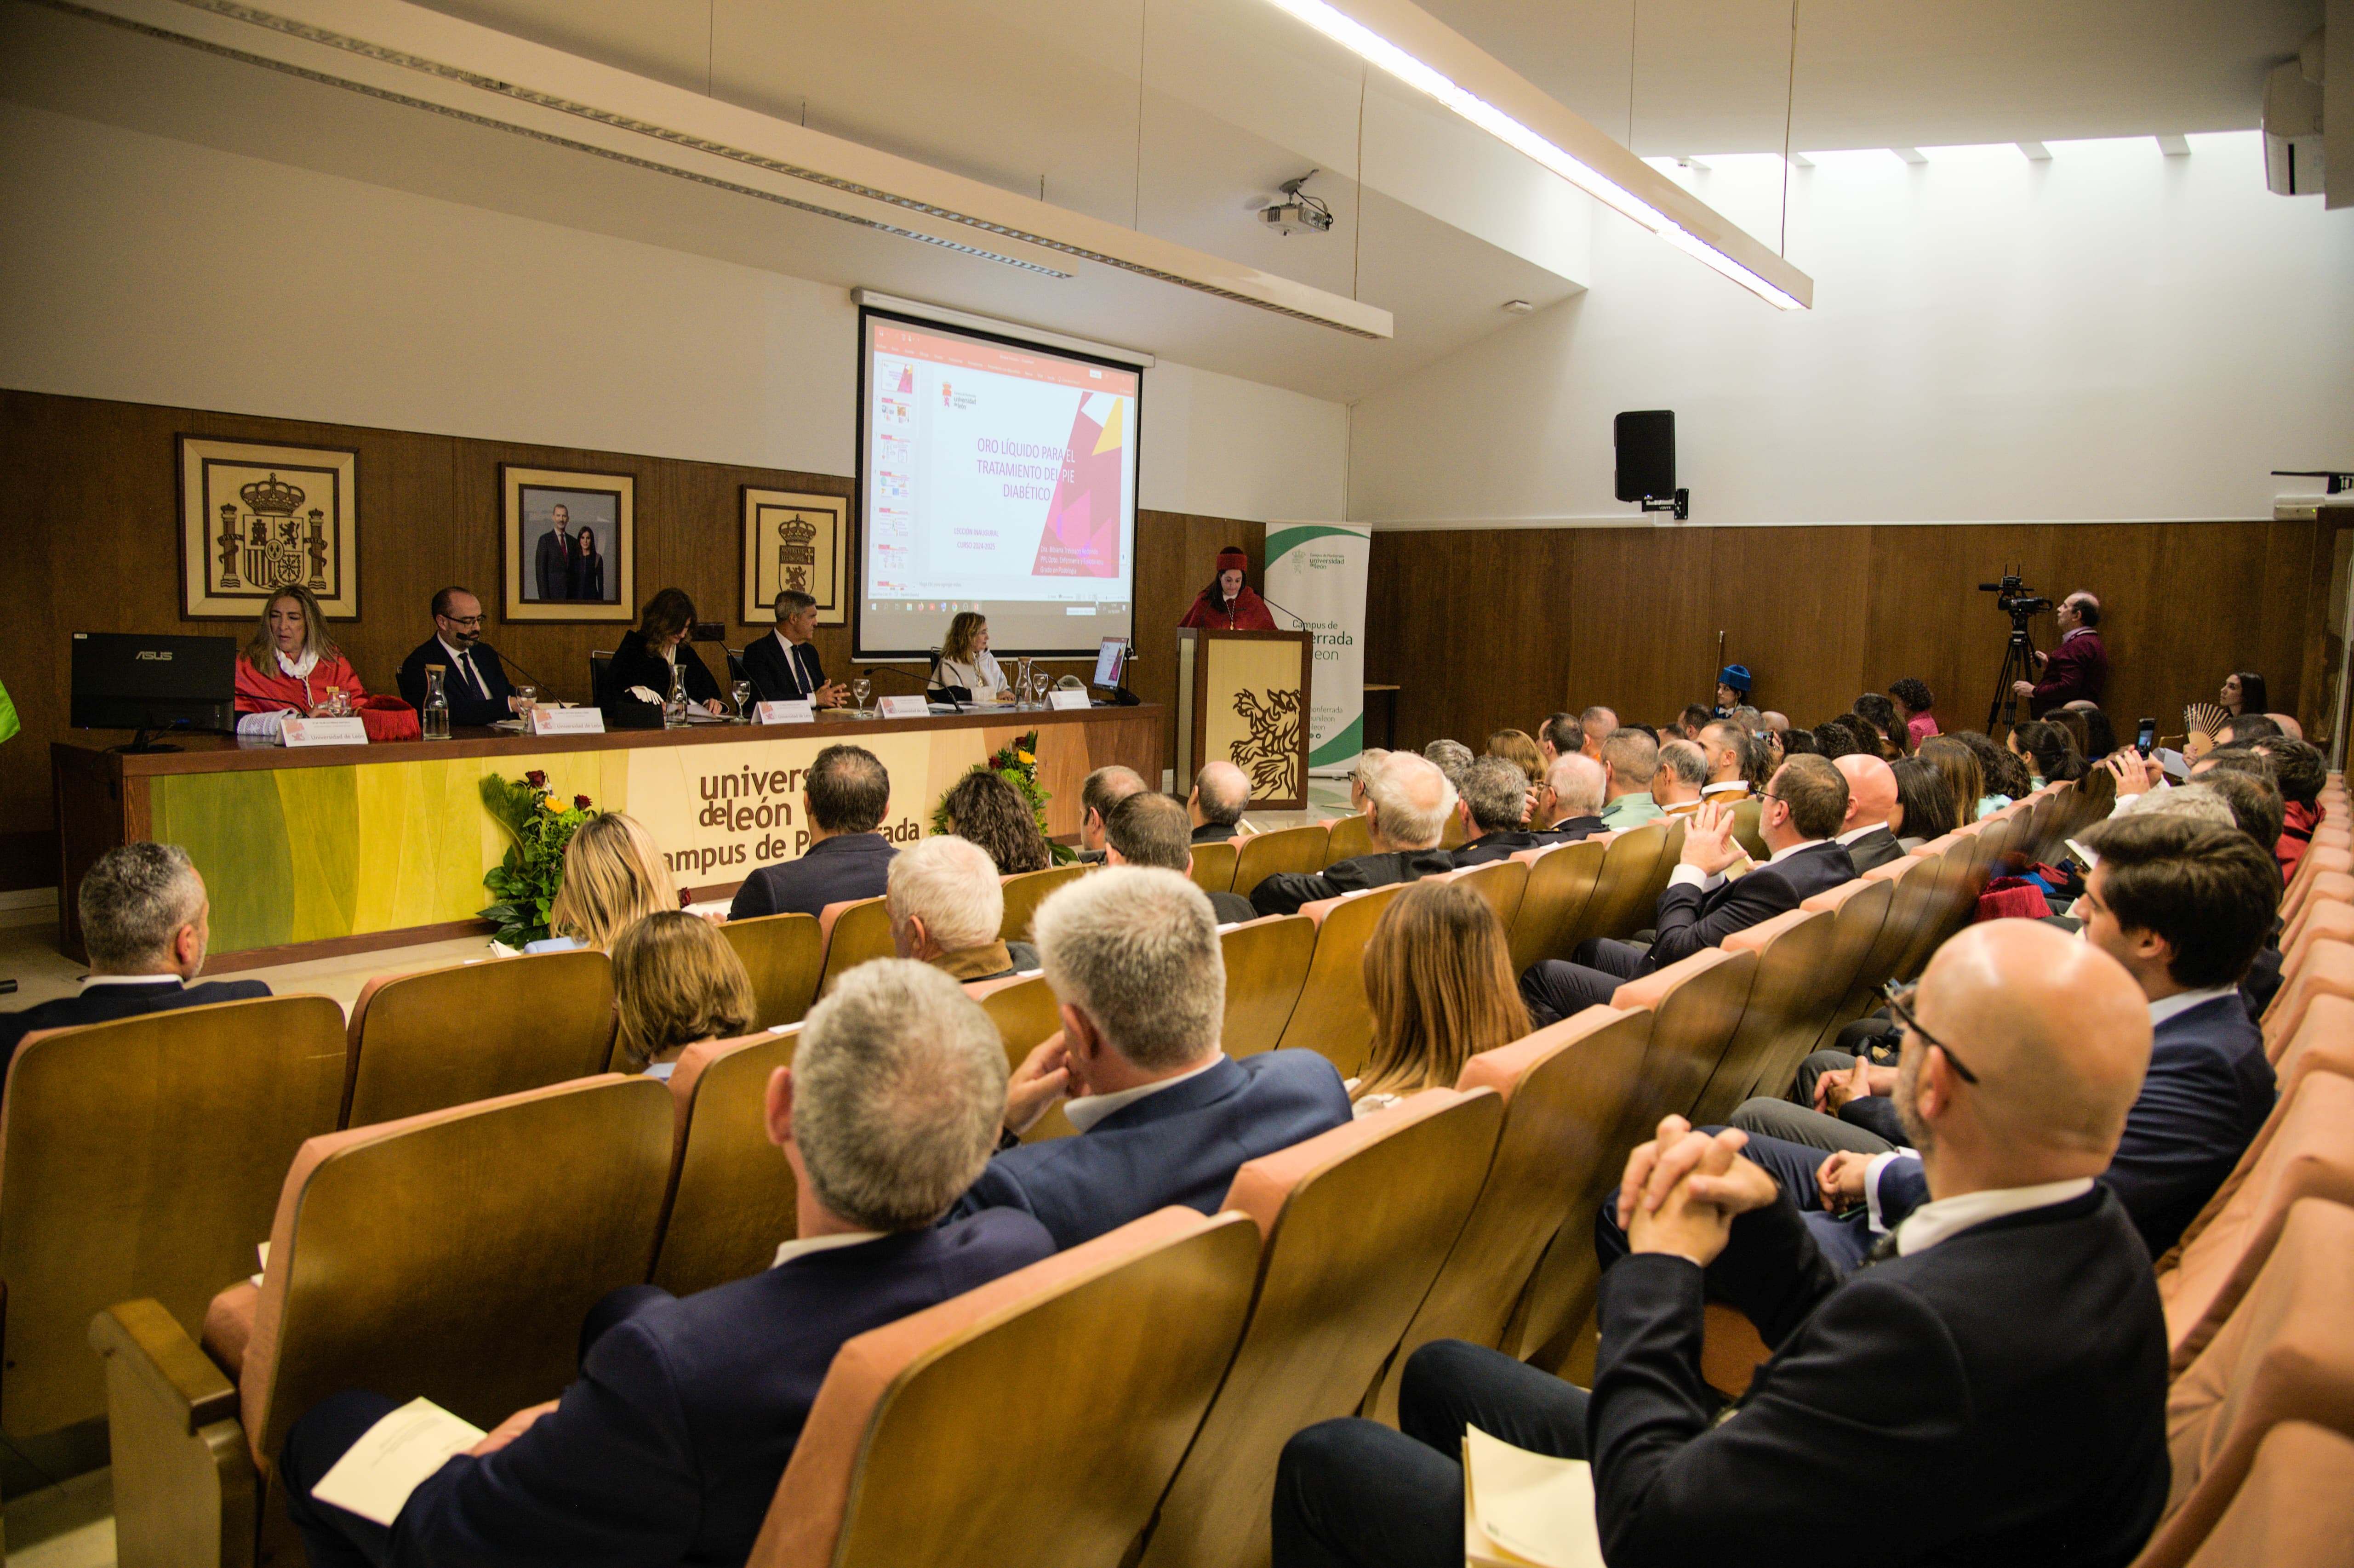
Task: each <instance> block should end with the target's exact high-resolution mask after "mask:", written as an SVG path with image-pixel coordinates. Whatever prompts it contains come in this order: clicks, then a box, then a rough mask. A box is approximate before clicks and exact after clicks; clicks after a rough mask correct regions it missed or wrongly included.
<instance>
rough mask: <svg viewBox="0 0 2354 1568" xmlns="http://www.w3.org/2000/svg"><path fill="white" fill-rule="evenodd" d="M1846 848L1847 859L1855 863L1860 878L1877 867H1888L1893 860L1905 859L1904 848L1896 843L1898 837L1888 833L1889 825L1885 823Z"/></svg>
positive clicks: (1856, 872)
mask: <svg viewBox="0 0 2354 1568" xmlns="http://www.w3.org/2000/svg"><path fill="white" fill-rule="evenodd" d="M1846 848H1847V858H1848V859H1849V860H1850V862H1852V863H1854V865H1855V874H1856V875H1858V876H1861V875H1862V874H1864V873H1865V872H1867V871H1870V870H1871V869H1872V867H1873V866H1875V865H1886V864H1887V863H1889V862H1890V861H1892V860H1902V859H1903V858H1904V846H1903V844H1901V843H1898V842H1896V835H1895V834H1894V833H1892V832H1889V831H1888V824H1887V823H1885V822H1882V823H1881V824H1880V825H1879V826H1878V827H1876V828H1874V829H1872V832H1868V833H1866V834H1864V835H1863V837H1861V838H1860V839H1858V840H1856V841H1855V842H1853V843H1851V844H1849V845H1847V846H1846Z"/></svg>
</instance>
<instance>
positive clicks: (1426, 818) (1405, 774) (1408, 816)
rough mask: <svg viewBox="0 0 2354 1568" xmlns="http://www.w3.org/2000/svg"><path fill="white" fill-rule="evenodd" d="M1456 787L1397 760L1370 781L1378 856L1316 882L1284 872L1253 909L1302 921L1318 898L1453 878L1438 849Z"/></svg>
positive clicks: (1448, 859)
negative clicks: (1303, 909) (1445, 874)
mask: <svg viewBox="0 0 2354 1568" xmlns="http://www.w3.org/2000/svg"><path fill="white" fill-rule="evenodd" d="M1455 798H1456V797H1455V786H1454V785H1452V784H1449V783H1448V782H1447V775H1445V774H1444V773H1441V772H1440V771H1439V770H1438V766H1437V764H1436V763H1434V762H1432V761H1430V760H1429V759H1428V758H1421V757H1416V755H1415V754H1414V753H1413V752H1411V751H1393V752H1391V753H1390V754H1389V755H1388V756H1387V757H1385V758H1382V760H1381V765H1380V766H1379V767H1377V768H1374V769H1373V771H1372V772H1370V773H1368V774H1367V775H1366V776H1365V831H1366V833H1367V835H1368V836H1369V837H1371V838H1372V840H1373V851H1372V853H1368V854H1361V855H1352V857H1350V858H1349V859H1347V860H1342V861H1335V862H1333V863H1331V865H1328V866H1326V867H1325V868H1324V869H1323V870H1322V871H1320V872H1317V873H1313V874H1302V873H1299V872H1289V871H1286V872H1278V873H1277V874H1275V875H1273V876H1270V877H1268V878H1267V880H1266V881H1264V882H1262V883H1260V884H1259V885H1257V887H1254V888H1252V889H1251V894H1250V901H1251V907H1252V908H1253V909H1256V910H1257V911H1258V912H1259V913H1260V914H1261V915H1296V914H1298V913H1299V906H1301V905H1303V904H1313V903H1315V902H1316V901H1317V900H1318V899H1320V898H1338V897H1340V896H1341V895H1342V894H1343V893H1354V892H1357V891H1358V890H1359V889H1361V888H1366V887H1387V886H1389V885H1391V884H1392V883H1396V882H1416V881H1419V880H1420V879H1421V878H1423V877H1426V876H1435V875H1437V874H1438V873H1440V872H1442V871H1452V870H1454V869H1455V859H1454V857H1453V856H1452V855H1450V854H1448V853H1447V852H1446V851H1445V850H1443V849H1440V848H1439V847H1438V841H1439V840H1440V839H1441V838H1442V837H1444V836H1445V834H1446V832H1447V818H1448V817H1450V816H1452V815H1454V813H1455Z"/></svg>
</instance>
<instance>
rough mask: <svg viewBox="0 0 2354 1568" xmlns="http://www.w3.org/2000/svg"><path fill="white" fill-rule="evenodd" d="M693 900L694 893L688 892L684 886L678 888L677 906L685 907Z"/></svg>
mask: <svg viewBox="0 0 2354 1568" xmlns="http://www.w3.org/2000/svg"><path fill="white" fill-rule="evenodd" d="M694 902H695V895H694V894H692V893H689V892H688V891H687V890H686V889H685V888H684V887H682V888H680V889H679V890H678V906H679V907H680V908H681V909H684V908H685V907H686V906H688V905H690V904H693V903H694Z"/></svg>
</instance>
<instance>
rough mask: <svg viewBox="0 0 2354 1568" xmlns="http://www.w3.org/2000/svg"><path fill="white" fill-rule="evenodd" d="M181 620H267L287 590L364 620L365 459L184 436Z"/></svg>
mask: <svg viewBox="0 0 2354 1568" xmlns="http://www.w3.org/2000/svg"><path fill="white" fill-rule="evenodd" d="M178 441H179V460H180V461H179V471H180V617H181V619H182V620H259V619H260V615H261V609H262V606H263V605H264V604H266V603H268V602H269V599H270V595H272V594H274V593H276V592H277V591H278V590H279V589H280V588H292V587H297V586H299V587H302V588H309V589H310V590H311V592H312V593H313V595H315V596H316V597H317V599H318V600H319V607H320V608H321V609H323V610H325V611H326V612H327V619H328V620H358V619H359V614H360V583H359V562H360V552H359V526H360V525H359V504H358V488H357V486H358V478H359V461H360V454H359V453H358V452H357V451H354V450H345V449H344V448H340V447H299V446H282V445H281V446H265V445H260V444H258V443H256V442H252V441H223V440H212V439H210V438H208V437H204V436H181V437H179V438H178Z"/></svg>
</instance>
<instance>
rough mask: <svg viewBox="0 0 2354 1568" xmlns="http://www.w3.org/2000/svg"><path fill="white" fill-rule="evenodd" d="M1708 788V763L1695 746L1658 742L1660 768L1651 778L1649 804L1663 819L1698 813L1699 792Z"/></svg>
mask: <svg viewBox="0 0 2354 1568" xmlns="http://www.w3.org/2000/svg"><path fill="white" fill-rule="evenodd" d="M1707 785H1708V759H1707V758H1705V757H1702V755H1701V749H1700V747H1698V746H1697V745H1695V744H1694V743H1692V742H1691V741H1689V740H1663V741H1661V742H1659V767H1658V768H1655V769H1654V770H1653V771H1652V774H1651V800H1652V803H1653V804H1654V805H1656V806H1658V807H1659V811H1660V813H1661V814H1662V815H1664V816H1668V817H1689V816H1691V814H1692V813H1693V812H1694V811H1697V810H1700V802H1701V791H1702V789H1705V788H1706V787H1707ZM1729 803H1730V802H1728V804H1729Z"/></svg>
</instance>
